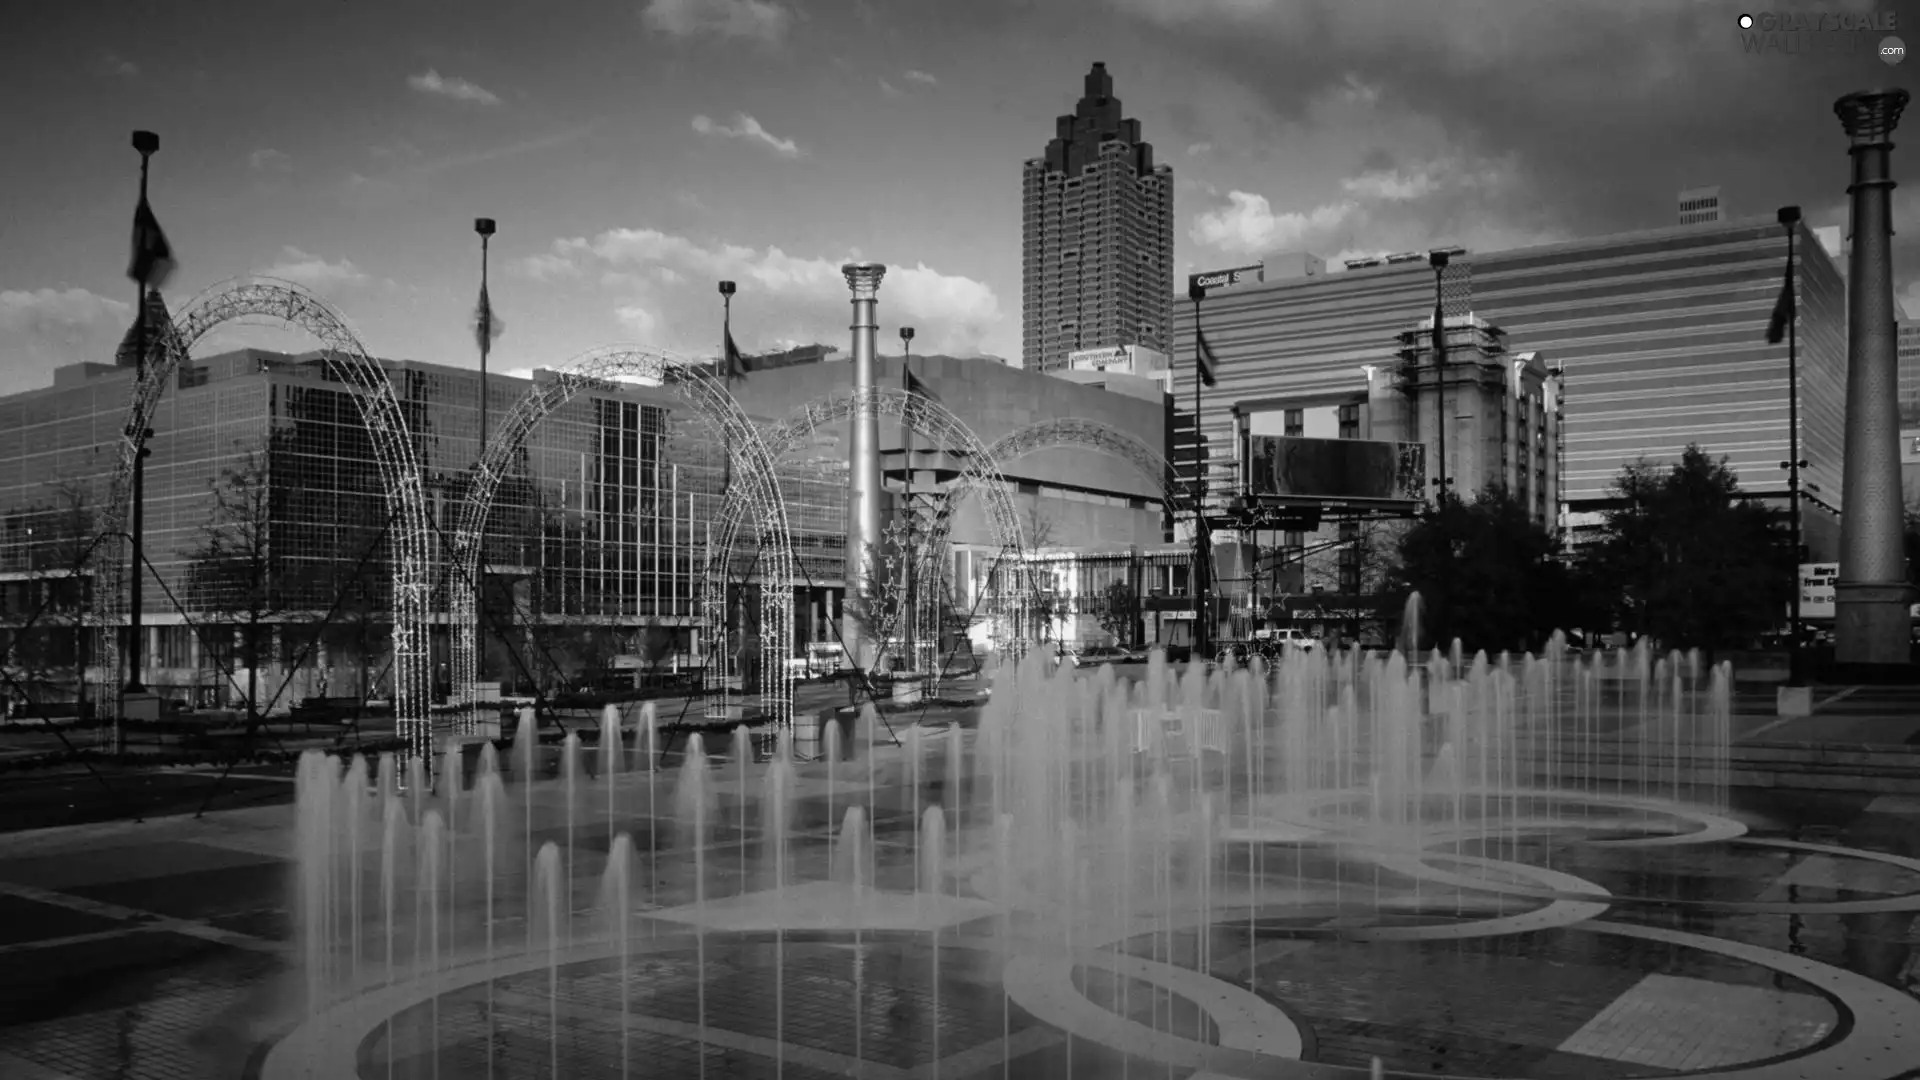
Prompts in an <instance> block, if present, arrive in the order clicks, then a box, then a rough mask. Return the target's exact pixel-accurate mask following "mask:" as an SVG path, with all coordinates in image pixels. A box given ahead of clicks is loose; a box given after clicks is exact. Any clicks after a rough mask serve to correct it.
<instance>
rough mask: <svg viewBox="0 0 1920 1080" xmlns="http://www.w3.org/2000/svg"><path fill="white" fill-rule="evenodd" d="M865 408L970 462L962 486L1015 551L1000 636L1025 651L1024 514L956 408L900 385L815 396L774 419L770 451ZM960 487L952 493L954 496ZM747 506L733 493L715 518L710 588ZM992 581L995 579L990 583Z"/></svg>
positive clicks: (786, 448)
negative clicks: (980, 498) (1007, 619)
mask: <svg viewBox="0 0 1920 1080" xmlns="http://www.w3.org/2000/svg"><path fill="white" fill-rule="evenodd" d="M866 409H872V410H873V411H874V412H875V413H876V414H877V415H879V416H885V417H891V418H894V419H899V420H903V421H905V422H906V423H907V424H908V425H910V426H911V427H912V429H913V432H914V434H916V435H924V436H927V437H928V438H930V439H933V440H935V442H936V444H937V445H941V446H945V447H951V448H953V449H956V450H958V451H960V452H961V453H962V454H963V455H964V459H965V462H966V464H965V465H964V466H963V467H962V469H961V479H960V485H959V487H960V489H961V491H977V492H981V493H984V495H985V497H986V501H987V511H988V515H989V517H990V519H991V521H992V525H993V530H994V534H995V535H996V536H997V537H998V538H999V540H1000V547H1001V554H1002V556H1003V557H1004V556H1008V555H1011V556H1012V560H1011V561H1012V563H1013V566H1014V568H1015V569H1014V572H1013V574H1012V580H1013V591H1012V593H1011V595H1010V597H1009V598H1010V599H1011V600H1012V601H1013V604H1012V608H1013V611H1014V625H1013V626H1011V627H1009V628H1008V633H1007V634H1006V635H1004V636H1002V638H1001V640H1002V644H1003V647H1007V648H1010V650H1011V651H1013V652H1016V653H1017V652H1019V651H1021V648H1022V646H1023V645H1024V642H1025V640H1026V636H1025V620H1026V618H1027V616H1028V614H1029V612H1028V607H1029V599H1030V598H1031V597H1032V596H1033V593H1034V590H1033V583H1032V581H1031V580H1030V574H1031V569H1030V567H1029V566H1028V560H1027V559H1026V557H1025V555H1026V539H1025V537H1024V536H1023V535H1022V534H1021V531H1020V516H1019V513H1018V511H1017V510H1016V508H1015V507H1014V504H1013V498H1012V496H1010V495H1009V494H1008V493H1007V482H1006V478H1005V477H1003V476H1001V475H1000V468H999V465H998V464H997V462H996V459H995V458H993V456H992V454H991V452H990V451H989V449H988V448H987V446H986V445H985V444H983V443H982V442H981V441H980V438H979V436H977V435H975V434H974V433H973V430H972V429H971V428H969V427H967V425H966V424H965V423H964V422H962V421H961V419H960V418H959V417H958V416H956V415H954V413H953V412H952V410H950V409H948V408H947V407H946V406H945V405H942V404H940V403H939V402H936V401H930V400H928V399H927V398H925V397H923V396H921V395H918V394H909V393H907V391H906V390H904V389H900V388H897V387H875V388H874V389H872V390H871V391H868V392H866V393H864V394H863V393H861V392H859V391H849V392H846V393H836V394H830V395H828V396H826V397H821V398H815V399H814V400H812V401H809V402H807V403H806V404H805V405H803V406H801V408H800V410H799V414H798V415H797V416H795V417H793V418H792V419H790V420H787V421H785V422H783V423H780V424H777V425H775V426H774V427H773V428H771V429H769V430H768V431H767V432H766V434H765V436H764V437H763V441H764V444H765V446H766V448H767V451H768V452H769V453H770V454H771V455H772V457H773V458H774V460H776V461H777V460H779V459H780V458H783V457H785V456H786V455H788V454H790V453H792V452H793V451H795V450H797V449H799V448H800V447H801V446H803V445H804V444H805V443H806V442H807V440H808V439H810V438H812V436H813V433H814V432H815V431H817V430H819V429H820V428H821V427H822V426H825V425H828V424H836V423H845V422H847V421H849V420H852V419H853V418H854V417H855V416H856V415H859V414H860V413H861V412H863V411H864V410H866ZM958 494H960V491H956V492H955V493H954V494H953V495H950V496H949V498H954V497H956V496H957V495H958ZM743 511H744V506H743V503H742V499H741V498H740V497H738V496H734V495H730V496H729V497H728V499H727V501H726V504H725V505H724V506H723V507H722V508H721V511H720V518H719V520H718V521H716V522H714V553H713V559H712V561H711V562H710V563H709V564H708V567H707V579H706V580H707V583H708V591H709V592H711V590H712V582H713V580H714V575H715V574H716V572H724V570H725V568H726V566H727V565H728V560H729V559H730V558H731V554H732V550H733V543H734V537H735V534H736V533H737V532H738V530H739V522H740V516H741V514H742V513H743ZM849 557H851V558H860V557H862V555H861V553H857V552H856V553H852V554H850V555H849ZM989 584H990V585H991V584H992V583H989Z"/></svg>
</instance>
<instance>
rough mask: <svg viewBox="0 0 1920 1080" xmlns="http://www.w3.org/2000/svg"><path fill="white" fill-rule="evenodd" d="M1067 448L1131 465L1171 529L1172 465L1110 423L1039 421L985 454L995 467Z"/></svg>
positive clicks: (1174, 501) (1033, 562)
mask: <svg viewBox="0 0 1920 1080" xmlns="http://www.w3.org/2000/svg"><path fill="white" fill-rule="evenodd" d="M1067 447H1078V448H1082V449H1088V450H1096V451H1099V452H1100V453H1103V454H1110V455H1112V456H1114V457H1117V458H1121V459H1122V460H1125V461H1126V462H1128V463H1129V464H1131V465H1133V466H1134V468H1136V469H1138V470H1139V471H1140V472H1141V473H1142V474H1144V475H1145V476H1146V477H1147V478H1148V479H1149V480H1151V481H1152V482H1153V484H1154V486H1155V487H1157V488H1158V489H1159V491H1160V509H1161V512H1162V513H1163V514H1165V515H1166V518H1165V524H1166V525H1167V526H1169V527H1170V526H1171V525H1172V524H1173V523H1174V522H1176V521H1178V520H1179V516H1180V515H1179V503H1178V497H1177V491H1178V489H1177V486H1176V481H1175V479H1174V473H1173V467H1172V465H1171V464H1169V463H1168V461H1167V459H1166V458H1164V457H1162V456H1161V455H1160V452H1159V451H1157V450H1155V449H1154V448H1153V447H1151V446H1148V445H1147V444H1146V443H1144V442H1141V441H1140V440H1139V439H1136V438H1134V437H1133V436H1131V435H1129V434H1127V433H1126V432H1124V431H1121V430H1120V429H1119V428H1116V427H1114V426H1112V425H1111V424H1105V423H1101V422H1100V421H1098V420H1088V419H1085V418H1082V417H1077V416H1065V417H1059V418H1056V419H1052V420H1039V421H1035V422H1034V423H1031V424H1028V425H1027V426H1026V427H1023V428H1016V429H1014V430H1013V431H1010V432H1008V433H1007V434H1005V435H1002V436H1000V437H999V438H998V439H995V440H994V441H993V443H992V444H991V445H990V446H988V447H987V453H988V454H989V455H990V456H991V459H992V460H993V461H994V462H995V464H996V466H997V465H998V464H999V463H1001V462H1009V461H1018V460H1019V459H1021V458H1023V457H1025V456H1027V455H1028V454H1032V453H1037V452H1038V451H1041V450H1055V449H1064V448H1067ZM947 520H948V521H949V522H951V520H952V519H951V517H949V518H948V519H947ZM945 540H946V536H945V535H944V534H943V535H941V536H940V537H939V542H940V543H944V542H945ZM933 546H935V545H929V547H933ZM1033 555H1034V556H1035V557H1034V558H1032V559H1029V560H1027V561H1028V563H1029V565H1030V567H1031V569H1030V570H1029V577H1031V578H1033V579H1036V580H1037V579H1038V577H1039V575H1040V574H1041V573H1043V572H1044V571H1042V569H1041V568H1040V565H1039V564H1040V559H1039V558H1038V555H1039V553H1038V552H1034V553H1033ZM1036 587H1037V586H1036V585H1035V584H1031V583H1030V584H1029V585H1028V588H1029V589H1030V590H1031V589H1034V588H1036Z"/></svg>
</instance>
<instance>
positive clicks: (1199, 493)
mask: <svg viewBox="0 0 1920 1080" xmlns="http://www.w3.org/2000/svg"><path fill="white" fill-rule="evenodd" d="M1187 298H1188V299H1189V300H1192V301H1193V546H1194V550H1195V551H1196V552H1197V553H1198V554H1199V558H1197V559H1195V560H1194V569H1195V571H1196V572H1197V575H1198V580H1196V581H1195V582H1194V597H1195V599H1196V600H1198V601H1199V603H1198V604H1197V605H1196V607H1195V610H1194V613H1193V650H1194V653H1195V655H1196V656H1197V657H1199V658H1201V659H1204V658H1205V657H1206V655H1207V643H1208V642H1209V641H1210V640H1211V639H1212V637H1213V635H1212V634H1210V633H1208V632H1207V629H1208V627H1207V623H1208V622H1209V621H1210V620H1211V619H1212V616H1213V545H1212V544H1210V543H1208V542H1207V539H1206V531H1207V522H1206V508H1205V506H1204V505H1203V504H1204V503H1205V502H1206V476H1205V473H1204V471H1203V470H1204V467H1205V466H1204V463H1203V461H1202V459H1201V453H1200V450H1201V445H1200V386H1201V384H1202V383H1204V382H1206V380H1205V379H1203V378H1202V377H1201V369H1200V301H1202V300H1205V299H1206V298H1207V290H1206V287H1205V286H1203V285H1201V284H1200V283H1199V282H1197V281H1196V282H1191V283H1189V284H1188V286H1187Z"/></svg>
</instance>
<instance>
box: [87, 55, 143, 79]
mask: <svg viewBox="0 0 1920 1080" xmlns="http://www.w3.org/2000/svg"><path fill="white" fill-rule="evenodd" d="M93 69H94V71H96V72H98V73H99V74H101V75H105V76H110V77H112V78H116V79H136V78H139V77H140V65H138V64H136V63H134V62H133V61H131V60H129V59H127V58H126V57H124V56H121V55H120V54H119V53H114V52H103V53H101V54H100V55H99V56H97V57H95V58H94V62H93Z"/></svg>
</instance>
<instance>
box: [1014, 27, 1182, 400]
mask: <svg viewBox="0 0 1920 1080" xmlns="http://www.w3.org/2000/svg"><path fill="white" fill-rule="evenodd" d="M1172 285H1173V170H1172V169H1171V168H1169V167H1168V166H1165V165H1155V164H1154V161H1153V147H1152V145H1151V144H1149V143H1147V142H1146V141H1144V140H1143V139H1142V138H1141V135H1140V122H1139V121H1138V120H1130V119H1126V118H1125V117H1124V116H1123V114H1122V112H1121V108H1120V99H1119V98H1117V97H1114V96H1113V79H1112V77H1111V76H1109V75H1108V74H1107V67H1106V65H1105V64H1095V65H1093V70H1092V71H1090V72H1089V73H1088V74H1087V77H1086V83H1085V94H1084V96H1082V97H1081V98H1080V102H1079V104H1078V106H1077V107H1076V108H1075V110H1074V112H1073V113H1072V114H1071V115H1068V116H1062V117H1060V118H1059V119H1058V121H1057V122H1056V123H1055V127H1054V138H1053V140H1052V141H1051V142H1049V143H1048V144H1047V150H1046V154H1045V155H1044V156H1042V157H1037V158H1033V159H1032V160H1030V161H1028V162H1027V163H1026V166H1025V168H1024V169H1023V170H1022V176H1021V301H1022V303H1021V318H1022V357H1023V360H1024V366H1025V367H1027V368H1028V369H1030V370H1033V371H1052V370H1054V369H1056V368H1061V367H1066V366H1068V362H1067V356H1068V354H1070V353H1073V352H1075V351H1077V350H1081V349H1095V348H1109V347H1113V346H1122V345H1145V346H1147V347H1149V348H1153V349H1158V350H1160V351H1162V352H1165V351H1167V347H1168V344H1169V342H1170V341H1171V340H1172V336H1173V329H1172V325H1171V323H1172V319H1173V305H1172V301H1171V298H1170V297H1169V295H1168V294H1169V291H1170V290H1171V288H1172Z"/></svg>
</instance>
